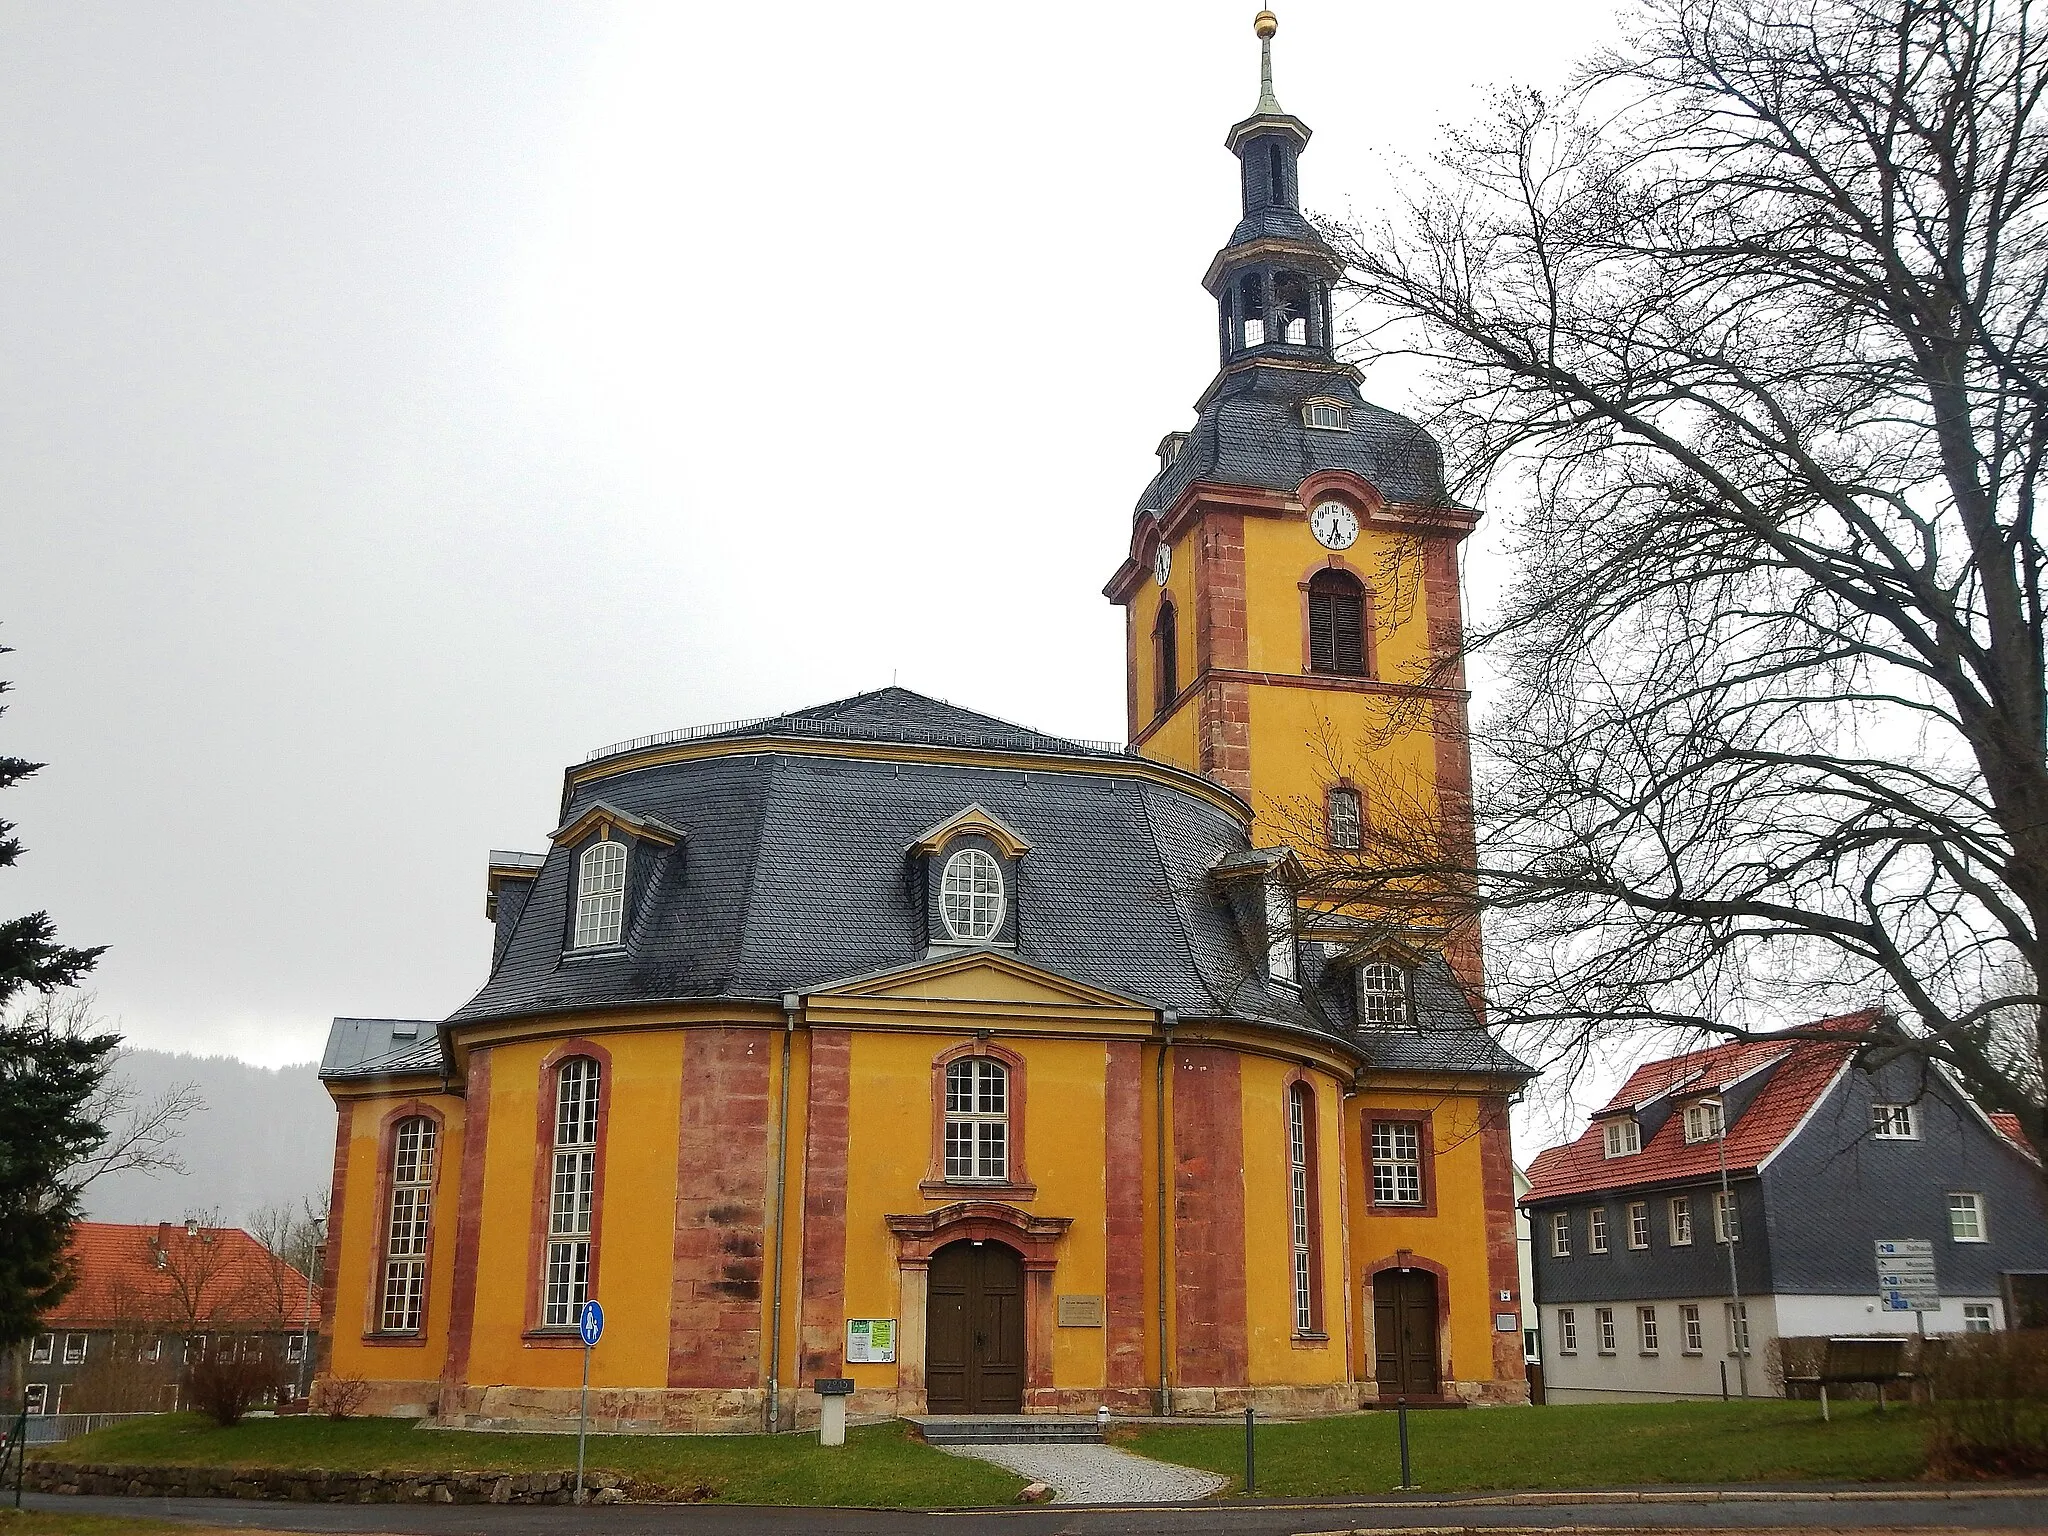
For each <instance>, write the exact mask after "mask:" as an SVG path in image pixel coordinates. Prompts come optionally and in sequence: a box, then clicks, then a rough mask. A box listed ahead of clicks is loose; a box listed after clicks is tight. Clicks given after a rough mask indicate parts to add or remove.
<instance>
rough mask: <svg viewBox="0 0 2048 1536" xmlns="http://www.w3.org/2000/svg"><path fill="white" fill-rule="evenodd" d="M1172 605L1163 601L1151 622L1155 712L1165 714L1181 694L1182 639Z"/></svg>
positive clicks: (1153, 702) (1153, 704) (1153, 705)
mask: <svg viewBox="0 0 2048 1536" xmlns="http://www.w3.org/2000/svg"><path fill="white" fill-rule="evenodd" d="M1177 623H1178V616H1177V615H1176V614H1175V613H1174V611H1173V603H1172V602H1171V601H1170V600H1166V599H1162V600H1161V601H1160V604H1159V617H1158V618H1157V619H1155V620H1153V622H1152V710H1153V713H1155V714H1165V713H1166V711H1167V709H1168V707H1169V706H1171V705H1172V703H1173V701H1174V699H1175V698H1176V697H1177V696H1178V695H1179V693H1180V637H1179V635H1178V634H1177V633H1176V629H1177Z"/></svg>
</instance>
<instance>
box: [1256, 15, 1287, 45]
mask: <svg viewBox="0 0 2048 1536" xmlns="http://www.w3.org/2000/svg"><path fill="white" fill-rule="evenodd" d="M1252 30H1253V31H1254V32H1256V33H1258V35H1259V41H1260V42H1262V43H1263V42H1264V41H1265V40H1266V39H1267V38H1269V37H1271V36H1272V35H1273V34H1274V33H1275V32H1278V31H1279V30H1280V18H1279V17H1278V16H1275V15H1274V14H1273V13H1272V12H1271V11H1261V12H1259V14H1258V15H1256V16H1254V17H1253V18H1252Z"/></svg>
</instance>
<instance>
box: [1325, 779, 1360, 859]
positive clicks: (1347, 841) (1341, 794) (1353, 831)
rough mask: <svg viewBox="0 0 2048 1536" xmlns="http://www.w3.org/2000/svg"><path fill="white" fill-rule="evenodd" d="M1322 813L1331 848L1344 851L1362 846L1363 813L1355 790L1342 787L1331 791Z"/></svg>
mask: <svg viewBox="0 0 2048 1536" xmlns="http://www.w3.org/2000/svg"><path fill="white" fill-rule="evenodd" d="M1324 811H1325V816H1326V820H1327V821H1328V823H1329V837H1330V846H1331V848H1333V849H1338V850H1344V849H1355V848H1358V847H1361V846H1363V844H1364V840H1365V813H1364V807H1363V805H1362V803H1361V802H1360V800H1359V798H1358V791H1357V790H1355V789H1344V788H1342V787H1339V788H1337V789H1333V790H1331V791H1330V793H1329V795H1328V797H1327V798H1326V800H1325V801H1324Z"/></svg>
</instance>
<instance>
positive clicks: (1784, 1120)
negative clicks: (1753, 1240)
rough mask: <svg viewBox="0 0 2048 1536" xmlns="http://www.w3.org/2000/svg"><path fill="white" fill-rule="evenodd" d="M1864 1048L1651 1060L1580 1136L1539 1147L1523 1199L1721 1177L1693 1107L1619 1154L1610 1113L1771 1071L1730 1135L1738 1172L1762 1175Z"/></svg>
mask: <svg viewBox="0 0 2048 1536" xmlns="http://www.w3.org/2000/svg"><path fill="white" fill-rule="evenodd" d="M1877 1018H1878V1014H1877V1013H1876V1012H1875V1011H1871V1012H1865V1013H1854V1014H1845V1015H1843V1016H1841V1017H1840V1018H1836V1019H1824V1020H1821V1021H1820V1022H1819V1024H1818V1025H1814V1024H1809V1025H1804V1026H1802V1028H1803V1029H1807V1030H1811V1029H1815V1028H1840V1029H1842V1030H1843V1031H1844V1032H1845V1033H1846V1032H1849V1031H1852V1030H1863V1029H1867V1028H1868V1027H1869V1026H1870V1025H1871V1024H1872V1023H1874V1022H1875V1021H1876V1019H1877ZM1855 1049H1856V1044H1855V1041H1854V1040H1853V1039H1846V1038H1845V1039H1844V1040H1842V1041H1840V1042H1839V1043H1838V1042H1836V1041H1833V1040H1814V1039H1778V1040H1773V1039H1769V1038H1766V1039H1760V1040H1742V1041H1735V1042H1732V1043H1730V1044H1727V1045H1716V1046H1710V1047H1708V1048H1707V1049H1705V1050H1699V1051H1688V1052H1686V1053H1685V1054H1684V1055H1681V1056H1671V1057H1666V1058H1665V1059H1663V1060H1661V1061H1652V1062H1646V1063H1645V1064H1644V1065H1642V1066H1640V1067H1638V1068H1636V1070H1635V1071H1634V1072H1633V1073H1631V1074H1630V1076H1629V1079H1628V1081H1627V1082H1626V1083H1624V1084H1623V1085H1622V1087H1621V1091H1620V1092H1618V1093H1617V1094H1615V1096H1614V1097H1613V1098H1612V1099H1610V1100H1609V1101H1608V1102H1607V1104H1606V1105H1605V1106H1603V1107H1602V1108H1601V1109H1600V1110H1599V1112H1598V1113H1597V1114H1596V1115H1595V1117H1594V1119H1593V1122H1592V1124H1590V1125H1589V1126H1587V1128H1586V1130H1585V1133H1584V1134H1583V1135H1581V1136H1580V1137H1579V1138H1578V1139H1577V1140H1576V1141H1572V1142H1569V1143H1567V1144H1566V1145H1564V1146H1561V1147H1549V1148H1546V1149H1545V1150H1544V1151H1542V1152H1539V1153H1537V1154H1536V1160H1535V1161H1534V1162H1533V1163H1531V1164H1530V1165H1529V1186H1530V1187H1529V1193H1528V1195H1527V1196H1525V1197H1524V1201H1523V1203H1524V1204H1538V1203H1541V1202H1543V1201H1546V1200H1556V1199H1559V1198H1562V1197H1565V1196H1570V1195H1580V1194H1590V1193H1593V1192H1596V1191H1603V1190H1616V1189H1632V1188H1636V1187H1638V1186H1641V1185H1646V1184H1661V1183H1665V1182H1668V1181H1673V1180H1683V1179H1690V1178H1705V1177H1711V1176H1716V1175H1718V1174H1719V1172H1720V1168H1721V1153H1720V1146H1719V1144H1718V1143H1717V1142H1713V1141H1701V1142H1694V1143H1692V1144H1690V1145H1688V1144H1687V1143H1686V1140H1685V1117H1684V1116H1683V1115H1679V1114H1673V1115H1671V1116H1670V1117H1669V1118H1668V1119H1666V1120H1664V1121H1663V1122H1662V1123H1661V1124H1660V1125H1658V1126H1657V1128H1656V1130H1655V1132H1654V1133H1653V1134H1651V1135H1649V1136H1647V1137H1645V1139H1644V1141H1643V1149H1642V1151H1640V1152H1636V1153H1632V1154H1630V1155H1628V1156H1626V1157H1615V1158H1610V1157H1608V1156H1606V1154H1605V1141H1604V1137H1603V1131H1602V1127H1601V1119H1602V1117H1605V1116H1611V1115H1615V1114H1620V1113H1622V1112H1625V1111H1636V1110H1640V1109H1642V1108H1644V1107H1646V1106H1649V1105H1651V1104H1654V1103H1656V1102H1658V1101H1659V1100H1661V1099H1663V1098H1664V1097H1665V1096H1666V1095H1673V1096H1676V1097H1677V1098H1680V1099H1690V1098H1692V1097H1693V1096H1695V1095H1697V1094H1704V1093H1709V1092H1720V1091H1722V1090H1724V1089H1725V1090H1732V1089H1733V1088H1734V1087H1735V1086H1736V1085H1738V1084H1741V1083H1743V1082H1745V1081H1747V1080H1749V1079H1750V1078H1751V1077H1752V1075H1753V1074H1763V1075H1764V1080H1763V1082H1762V1086H1761V1087H1760V1088H1759V1089H1758V1090H1757V1091H1756V1094H1755V1097H1754V1098H1753V1099H1751V1100H1750V1101H1749V1102H1748V1103H1747V1104H1742V1105H1737V1106H1735V1108H1736V1113H1735V1116H1734V1119H1733V1121H1732V1122H1731V1123H1730V1125H1729V1127H1728V1135H1727V1154H1728V1171H1729V1173H1730V1174H1747V1173H1753V1172H1755V1171H1756V1169H1757V1167H1758V1166H1759V1165H1760V1164H1761V1163H1763V1162H1764V1160H1765V1159H1767V1158H1768V1157H1770V1155H1771V1154H1772V1153H1774V1152H1776V1151H1777V1150H1778V1149H1779V1147H1781V1146H1783V1145H1784V1144H1785V1142H1786V1141H1787V1140H1789V1139H1790V1138H1791V1136H1792V1133H1793V1132H1794V1131H1796V1130H1797V1129H1798V1128H1799V1125H1800V1123H1801V1121H1802V1120H1803V1119H1804V1118H1805V1116H1806V1114H1807V1112H1808V1111H1809V1110H1810V1109H1812V1108H1813V1106H1814V1105H1815V1104H1816V1103H1817V1102H1819V1100H1820V1097H1821V1095H1822V1094H1823V1093H1825V1092H1826V1091H1827V1087H1828V1084H1829V1083H1831V1082H1833V1081H1834V1078H1835V1074H1836V1073H1837V1072H1839V1071H1840V1070H1841V1069H1842V1067H1843V1066H1844V1065H1845V1064H1846V1063H1847V1062H1848V1060H1849V1058H1850V1057H1851V1056H1852V1055H1853V1054H1854V1053H1855Z"/></svg>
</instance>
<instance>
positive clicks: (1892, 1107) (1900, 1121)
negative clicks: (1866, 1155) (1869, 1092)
mask: <svg viewBox="0 0 2048 1536" xmlns="http://www.w3.org/2000/svg"><path fill="white" fill-rule="evenodd" d="M1870 1135H1871V1138H1872V1139H1873V1140H1875V1141H1918V1140H1919V1139H1920V1125H1919V1122H1918V1121H1917V1120H1916V1119H1915V1118H1914V1115H1913V1106H1912V1105H1910V1104H1873V1105H1871V1106H1870Z"/></svg>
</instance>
